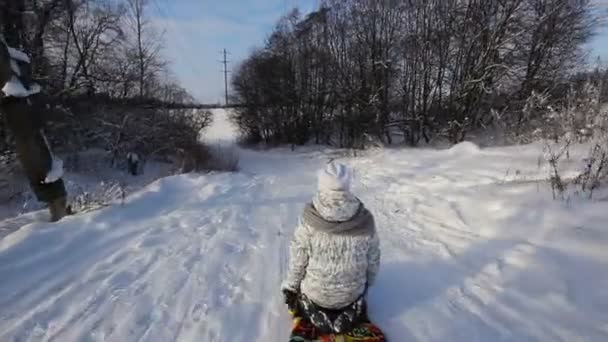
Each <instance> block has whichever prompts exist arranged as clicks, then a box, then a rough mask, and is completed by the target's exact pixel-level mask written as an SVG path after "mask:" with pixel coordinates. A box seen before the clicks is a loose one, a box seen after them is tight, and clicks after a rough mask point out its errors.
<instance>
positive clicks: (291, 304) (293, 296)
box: [283, 289, 299, 312]
mask: <svg viewBox="0 0 608 342" xmlns="http://www.w3.org/2000/svg"><path fill="white" fill-rule="evenodd" d="M298 296H299V294H298V293H297V292H295V291H292V290H289V289H283V297H284V299H285V304H287V308H288V309H289V311H291V312H296V311H297V307H298Z"/></svg>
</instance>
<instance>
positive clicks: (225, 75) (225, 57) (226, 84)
mask: <svg viewBox="0 0 608 342" xmlns="http://www.w3.org/2000/svg"><path fill="white" fill-rule="evenodd" d="M223 54H224V60H222V61H220V63H222V64H224V90H225V97H226V106H227V105H228V73H229V72H230V71H229V70H228V63H229V61H228V52H227V51H226V49H224V52H223Z"/></svg>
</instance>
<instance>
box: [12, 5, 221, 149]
mask: <svg viewBox="0 0 608 342" xmlns="http://www.w3.org/2000/svg"><path fill="white" fill-rule="evenodd" d="M155 5H156V6H161V5H160V3H159V2H156V1H155V0H0V30H1V33H2V34H3V39H4V40H5V41H6V43H7V44H8V46H10V47H12V48H15V49H17V50H20V51H22V52H24V53H25V54H27V59H28V60H29V63H20V64H19V66H18V67H19V68H20V69H21V70H16V69H15V68H13V72H14V73H15V75H14V77H18V78H20V80H21V83H23V84H29V83H31V81H33V82H36V83H37V84H40V85H41V88H42V93H41V94H37V95H36V96H35V98H34V97H32V101H35V102H36V103H42V104H41V105H39V106H38V107H39V108H40V110H39V111H36V113H34V117H33V118H32V120H35V121H42V122H45V123H46V125H45V131H46V133H47V136H48V139H49V141H51V143H52V145H53V148H55V149H57V150H58V152H61V153H72V152H77V151H79V150H83V149H87V148H101V149H104V150H106V151H108V152H110V153H111V155H112V158H113V159H114V158H115V157H119V158H124V157H125V156H126V155H127V154H128V153H139V154H140V155H141V156H142V157H147V156H150V157H155V156H157V155H159V154H162V155H161V156H160V157H162V158H165V157H169V156H172V155H175V154H180V153H181V154H183V153H185V152H184V151H185V150H191V151H194V150H197V149H198V147H197V146H196V145H197V144H198V135H199V133H200V130H201V129H202V128H204V127H205V126H207V125H208V124H209V122H210V119H211V116H210V113H209V112H208V111H205V110H200V111H199V112H197V111H192V110H190V109H189V107H193V104H195V102H196V101H195V99H194V98H193V97H192V96H191V95H190V94H189V93H188V92H187V91H186V90H185V89H183V88H182V87H181V86H179V84H178V83H177V81H176V80H175V78H174V77H173V76H172V75H171V73H170V72H169V69H168V62H167V61H165V60H164V59H163V58H162V56H161V50H162V48H163V45H164V44H165V41H164V37H163V32H162V29H161V28H160V27H159V26H160V25H158V24H157V23H155V22H154V17H153V15H152V13H153V11H154V10H155V7H153V6H155ZM159 10H160V9H159ZM11 63H14V61H11ZM11 65H12V64H11ZM25 68H29V69H30V70H25ZM24 78H31V79H32V80H25V79H24ZM3 114H4V113H3ZM5 116H6V115H5ZM11 141H12V139H11V134H10V132H9V130H7V129H6V126H5V122H4V121H3V120H0V154H2V153H5V154H6V153H9V154H10V153H12V152H13V151H14V150H15V149H14V146H13V144H12V142H11Z"/></svg>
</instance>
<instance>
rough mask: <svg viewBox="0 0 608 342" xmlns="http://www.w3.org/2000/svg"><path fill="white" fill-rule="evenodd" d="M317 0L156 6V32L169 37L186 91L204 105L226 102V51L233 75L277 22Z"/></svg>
mask: <svg viewBox="0 0 608 342" xmlns="http://www.w3.org/2000/svg"><path fill="white" fill-rule="evenodd" d="M316 4H317V0H219V1H218V0H213V1H211V0H150V8H149V10H150V11H151V15H152V16H153V17H154V23H155V26H156V27H157V29H158V30H159V31H163V32H164V37H165V41H166V43H165V49H164V55H165V58H166V59H167V60H169V61H170V68H171V71H172V72H173V73H174V74H175V76H177V78H178V79H179V81H180V83H181V85H182V86H183V87H185V88H186V89H187V90H188V91H189V92H190V93H191V94H192V95H194V96H195V97H196V98H197V99H198V100H199V101H202V102H220V101H221V102H223V98H224V97H223V96H224V95H223V94H224V75H223V73H222V70H223V66H222V64H220V63H219V61H220V60H221V59H222V55H221V51H222V50H223V49H224V48H226V49H227V50H228V52H229V53H230V55H229V56H228V60H229V61H231V63H230V64H229V66H228V68H229V69H230V70H232V69H233V68H234V67H236V65H237V64H238V62H239V61H241V60H243V59H244V58H245V57H246V56H247V55H248V54H249V52H250V51H251V50H252V49H253V48H254V47H260V46H262V45H263V44H264V40H265V38H266V37H267V35H268V34H269V33H270V32H271V31H272V28H273V27H274V25H275V23H276V22H277V20H278V19H279V18H280V17H281V15H283V14H284V13H286V12H288V11H289V10H290V9H292V8H294V7H295V6H297V7H298V8H300V9H301V11H303V12H308V11H310V10H312V9H313V8H315V7H316Z"/></svg>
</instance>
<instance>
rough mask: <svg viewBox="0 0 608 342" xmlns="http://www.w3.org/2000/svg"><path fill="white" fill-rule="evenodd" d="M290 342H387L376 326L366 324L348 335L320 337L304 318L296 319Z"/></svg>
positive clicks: (369, 323)
mask: <svg viewBox="0 0 608 342" xmlns="http://www.w3.org/2000/svg"><path fill="white" fill-rule="evenodd" d="M289 342H386V339H385V337H384V333H383V332H382V331H381V330H380V328H378V327H377V326H376V325H375V324H373V323H371V322H366V323H363V324H361V325H360V326H358V327H356V328H355V329H353V331H351V332H349V333H347V334H339V335H336V334H331V335H320V333H319V332H318V331H317V329H316V327H315V326H314V325H313V324H312V323H310V322H309V321H308V320H306V319H303V318H302V317H294V319H293V328H292V330H291V336H290V337H289Z"/></svg>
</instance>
